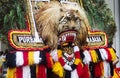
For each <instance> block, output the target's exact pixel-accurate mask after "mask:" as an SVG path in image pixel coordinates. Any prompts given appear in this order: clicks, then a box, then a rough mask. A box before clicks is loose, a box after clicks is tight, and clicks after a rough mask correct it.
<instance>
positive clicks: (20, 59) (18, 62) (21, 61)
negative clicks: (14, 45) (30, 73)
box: [16, 51, 24, 66]
mask: <svg viewBox="0 0 120 78" xmlns="http://www.w3.org/2000/svg"><path fill="white" fill-rule="evenodd" d="M23 64H24V59H23V52H21V51H17V52H16V66H22V65H23Z"/></svg>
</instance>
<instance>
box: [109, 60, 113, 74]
mask: <svg viewBox="0 0 120 78" xmlns="http://www.w3.org/2000/svg"><path fill="white" fill-rule="evenodd" d="M109 64H110V73H111V76H113V75H114V67H113V63H112V61H111V62H110V63H109Z"/></svg>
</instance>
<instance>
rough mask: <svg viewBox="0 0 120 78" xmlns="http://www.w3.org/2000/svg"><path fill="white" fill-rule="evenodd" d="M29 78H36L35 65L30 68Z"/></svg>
mask: <svg viewBox="0 0 120 78" xmlns="http://www.w3.org/2000/svg"><path fill="white" fill-rule="evenodd" d="M30 73H31V78H36V65H31V66H30Z"/></svg>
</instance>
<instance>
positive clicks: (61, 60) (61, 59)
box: [58, 57, 65, 66]
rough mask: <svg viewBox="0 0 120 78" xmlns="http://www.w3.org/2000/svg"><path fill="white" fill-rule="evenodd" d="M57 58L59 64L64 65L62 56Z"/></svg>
mask: <svg viewBox="0 0 120 78" xmlns="http://www.w3.org/2000/svg"><path fill="white" fill-rule="evenodd" d="M58 60H59V62H60V64H61V65H62V66H64V65H65V62H64V60H63V58H62V57H60V58H59V59H58Z"/></svg>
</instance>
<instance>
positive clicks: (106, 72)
mask: <svg viewBox="0 0 120 78" xmlns="http://www.w3.org/2000/svg"><path fill="white" fill-rule="evenodd" d="M103 66H104V77H105V78H109V77H110V65H109V63H108V62H107V61H104V62H103Z"/></svg>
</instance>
